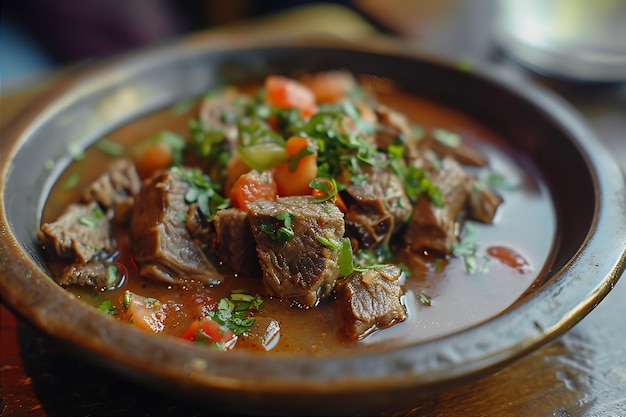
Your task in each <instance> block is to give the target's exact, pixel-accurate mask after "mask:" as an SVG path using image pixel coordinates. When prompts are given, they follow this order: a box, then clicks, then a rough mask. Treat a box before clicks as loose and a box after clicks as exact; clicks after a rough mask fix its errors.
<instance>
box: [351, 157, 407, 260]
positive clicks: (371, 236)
mask: <svg viewBox="0 0 626 417" xmlns="http://www.w3.org/2000/svg"><path fill="white" fill-rule="evenodd" d="M343 196H345V197H344V202H345V203H346V204H347V206H348V211H347V213H346V214H345V222H346V234H347V235H348V236H350V237H352V238H354V239H356V240H357V241H358V243H359V248H361V249H374V248H376V247H378V246H380V245H384V244H386V243H387V242H389V239H390V237H391V236H392V234H393V233H395V232H396V231H398V230H399V229H400V228H401V227H402V226H403V225H404V223H405V219H406V218H407V217H408V215H409V214H410V213H411V202H410V201H409V198H408V197H407V195H406V193H405V191H404V186H403V184H402V181H401V180H400V179H399V178H398V176H397V175H396V174H394V173H393V172H392V171H390V170H389V169H387V168H383V167H371V168H370V169H369V175H368V178H367V181H365V182H363V183H361V184H358V185H357V184H350V185H348V186H347V187H346V189H345V192H344V193H343Z"/></svg>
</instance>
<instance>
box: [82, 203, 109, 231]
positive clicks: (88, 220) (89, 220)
mask: <svg viewBox="0 0 626 417" xmlns="http://www.w3.org/2000/svg"><path fill="white" fill-rule="evenodd" d="M102 219H104V213H103V212H102V210H100V208H99V207H95V208H94V209H93V210H91V215H90V216H78V223H80V224H82V225H83V226H87V227H96V226H97V225H98V222H99V221H100V220H102Z"/></svg>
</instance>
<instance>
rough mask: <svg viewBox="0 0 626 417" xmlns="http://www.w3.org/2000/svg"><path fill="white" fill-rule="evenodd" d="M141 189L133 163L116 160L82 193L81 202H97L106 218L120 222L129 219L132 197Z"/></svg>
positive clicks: (122, 222) (124, 222)
mask: <svg viewBox="0 0 626 417" xmlns="http://www.w3.org/2000/svg"><path fill="white" fill-rule="evenodd" d="M140 189H141V179H140V178H139V175H138V174H137V170H136V169H135V165H134V164H133V163H132V162H131V161H129V160H126V159H119V160H116V161H115V162H114V163H113V164H112V165H111V167H110V168H109V169H108V170H107V171H106V172H105V173H104V174H102V175H101V176H100V177H98V179H96V180H95V181H94V182H92V183H91V184H90V185H89V186H88V187H87V188H86V189H85V190H84V191H83V193H82V195H81V202H82V203H90V202H92V201H96V202H98V204H100V207H101V208H102V210H103V211H104V212H105V213H106V215H107V217H108V218H113V216H115V220H116V221H118V222H119V223H121V224H127V223H128V221H129V220H130V213H131V208H132V205H133V203H134V197H135V196H136V195H137V194H138V193H139V190H140Z"/></svg>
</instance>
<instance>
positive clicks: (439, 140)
mask: <svg viewBox="0 0 626 417" xmlns="http://www.w3.org/2000/svg"><path fill="white" fill-rule="evenodd" d="M447 138H450V139H447ZM420 146H422V150H424V149H425V148H429V149H432V150H433V151H434V152H435V153H436V154H437V155H438V156H439V157H440V158H445V157H450V158H453V159H455V160H456V161H457V162H459V163H460V164H463V165H471V166H477V167H482V166H485V165H487V160H486V159H485V157H484V156H483V155H482V154H481V153H480V152H478V150H476V149H475V148H474V147H472V146H469V145H468V144H466V143H463V142H462V140H461V137H460V136H459V135H458V134H456V133H453V132H448V131H446V130H444V129H435V130H434V131H433V132H431V133H430V134H429V135H426V136H425V137H424V139H423V140H422V141H421V143H420Z"/></svg>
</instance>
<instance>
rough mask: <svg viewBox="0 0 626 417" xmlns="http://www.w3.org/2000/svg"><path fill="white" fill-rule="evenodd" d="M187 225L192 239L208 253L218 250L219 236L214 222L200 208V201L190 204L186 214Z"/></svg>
mask: <svg viewBox="0 0 626 417" xmlns="http://www.w3.org/2000/svg"><path fill="white" fill-rule="evenodd" d="M185 226H187V230H188V231H189V235H190V236H191V239H192V240H193V241H194V242H196V243H197V244H198V245H199V246H200V247H201V248H202V250H203V251H204V253H207V254H214V253H215V251H216V250H217V236H216V232H215V224H214V222H211V221H209V220H208V219H207V218H206V216H204V215H203V214H202V212H201V211H200V209H199V208H198V203H191V204H189V208H188V209H187V214H186V215H185Z"/></svg>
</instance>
